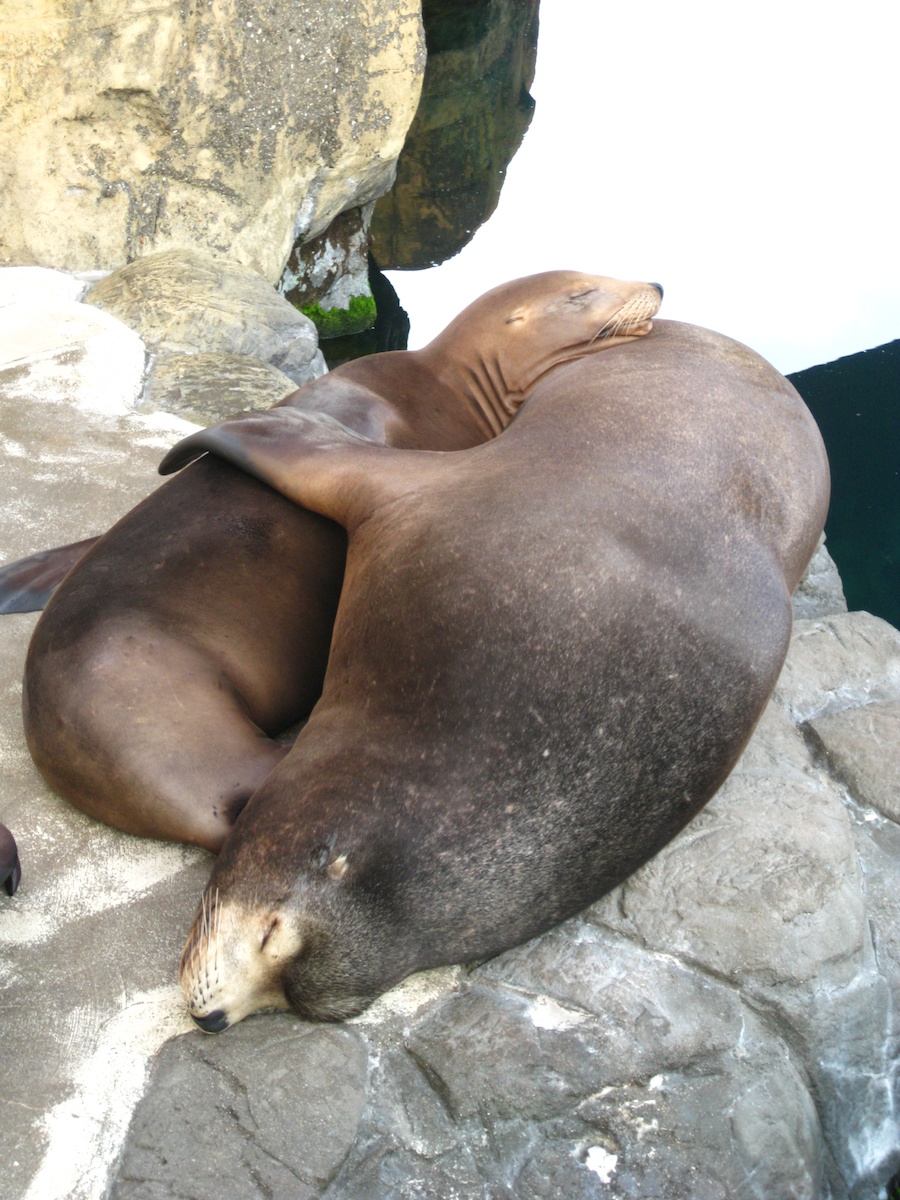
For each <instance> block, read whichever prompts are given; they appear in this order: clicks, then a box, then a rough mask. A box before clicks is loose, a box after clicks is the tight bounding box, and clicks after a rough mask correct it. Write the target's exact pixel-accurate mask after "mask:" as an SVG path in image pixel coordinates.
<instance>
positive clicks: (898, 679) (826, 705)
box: [775, 612, 900, 724]
mask: <svg viewBox="0 0 900 1200" xmlns="http://www.w3.org/2000/svg"><path fill="white" fill-rule="evenodd" d="M775 700H776V702H777V703H778V704H780V705H781V706H782V707H783V708H784V709H785V711H786V712H787V713H788V715H789V716H790V717H791V718H792V720H794V721H795V722H796V723H797V724H802V723H803V722H805V721H808V720H810V718H811V717H818V716H821V715H822V714H823V713H831V712H840V711H841V710H842V709H845V708H856V707H858V706H859V705H861V704H869V703H871V702H872V701H892V700H900V631H898V630H896V629H894V627H893V626H892V625H888V623H887V621H882V620H881V618H880V617H873V616H871V615H870V614H869V613H864V612H856V613H844V614H843V615H842V614H840V613H839V614H836V615H834V616H831V617H825V618H823V619H821V620H814V621H797V622H795V624H794V636H793V639H792V641H791V653H790V654H789V655H788V659H787V662H786V663H785V665H784V670H783V671H782V673H781V677H780V679H779V680H778V685H777V687H776V688H775Z"/></svg>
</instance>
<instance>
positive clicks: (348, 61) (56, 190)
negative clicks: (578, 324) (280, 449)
mask: <svg viewBox="0 0 900 1200" xmlns="http://www.w3.org/2000/svg"><path fill="white" fill-rule="evenodd" d="M83 7H84V6H83V3H82V0H47V3H45V4H43V5H42V7H41V9H40V13H39V14H37V15H36V14H35V11H34V8H33V5H32V4H31V3H30V2H29V0H8V3H7V4H6V6H5V9H4V24H5V32H6V35H7V38H8V47H7V50H6V53H5V61H6V62H7V63H8V65H9V71H8V79H7V93H6V97H5V99H6V107H5V111H4V115H3V118H2V124H0V164H2V167H0V263H20V264H29V265H30V264H37V265H47V266H49V265H52V266H56V267H65V268H68V269H70V270H85V269H90V268H100V269H105V270H113V269H115V268H117V267H120V266H122V265H123V264H124V263H125V262H128V261H130V260H131V259H133V258H137V257H140V256H141V255H144V254H149V253H152V252H154V251H159V250H167V249H172V248H175V247H178V248H182V247H195V248H197V249H200V250H203V251H205V252H206V253H208V254H211V255H213V256H215V257H223V258H228V259H231V260H234V261H236V262H239V263H243V264H245V265H247V266H249V267H252V268H253V269H254V270H256V271H257V272H258V273H259V274H260V275H262V276H263V277H264V278H265V279H267V280H268V281H269V282H270V283H274V282H275V281H276V280H277V279H278V277H279V276H280V274H281V271H282V268H283V267H284V264H285V262H286V260H287V256H288V253H289V252H290V249H291V246H292V245H293V244H294V242H296V241H297V240H298V239H302V238H307V237H314V236H316V235H317V234H318V233H320V232H321V231H322V230H323V229H325V228H326V226H327V225H328V224H329V223H330V222H331V220H333V218H334V217H335V216H337V214H338V213H340V212H342V211H343V210H344V209H347V208H351V207H354V206H357V205H360V204H366V203H368V202H370V201H372V200H374V199H375V198H376V197H377V196H379V195H380V194H381V193H382V192H383V191H385V190H386V189H387V188H388V187H389V186H390V184H391V181H392V178H393V173H394V164H395V162H396V159H397V156H398V155H399V153H400V149H401V147H402V145H403V140H404V137H405V135H406V131H407V129H408V127H409V124H410V121H411V120H412V117H413V113H414V112H415V109H416V104H417V102H418V98H419V91H420V88H421V79H422V73H423V69H424V47H423V43H422V32H421V24H420V19H419V4H418V3H417V0H391V2H390V3H388V2H387V0H372V2H370V3H367V4H364V5H357V4H354V5H339V4H332V3H323V2H314V0H302V2H300V3H298V2H297V0H272V2H271V3H268V4H266V5H264V6H260V5H259V4H255V3H250V0H211V2H210V3H208V4H205V5H203V6H202V8H200V9H196V8H194V7H191V6H188V7H186V8H185V7H184V6H182V5H177V4H163V5H158V6H155V7H154V6H151V7H148V6H147V5H146V4H145V3H143V2H142V0H125V2H124V3H123V0H96V2H95V3H93V4H91V6H90V19H89V20H86V19H84V17H83V13H82V9H83Z"/></svg>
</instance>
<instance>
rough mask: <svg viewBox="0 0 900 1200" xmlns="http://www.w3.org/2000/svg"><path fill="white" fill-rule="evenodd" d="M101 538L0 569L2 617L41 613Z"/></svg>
mask: <svg viewBox="0 0 900 1200" xmlns="http://www.w3.org/2000/svg"><path fill="white" fill-rule="evenodd" d="M98 540H99V539H98V538H95V537H92V538H86V539H85V540H84V541H83V542H72V543H71V545H68V546H57V547H56V548H55V549H53V550H39V551H38V552H37V554H29V556H28V557H27V558H20V559H18V561H17V562H12V563H8V564H7V565H6V566H5V567H0V613H20V612H21V613H25V612H40V611H41V609H42V608H44V607H45V605H46V603H47V601H48V600H49V599H50V597H51V596H52V595H53V593H54V592H55V591H56V589H57V587H58V586H59V584H60V583H62V581H63V579H64V578H65V577H66V575H68V573H69V571H71V569H72V567H74V566H75V564H76V563H77V562H78V560H79V559H80V558H83V557H84V555H85V554H86V553H87V551H88V550H90V548H91V546H93V544H94V543H95V542H96V541H98Z"/></svg>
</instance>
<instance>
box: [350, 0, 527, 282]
mask: <svg viewBox="0 0 900 1200" xmlns="http://www.w3.org/2000/svg"><path fill="white" fill-rule="evenodd" d="M537 10H538V4H537V0H463V2H461V0H424V3H423V5H422V15H423V18H424V21H425V36H426V38H427V41H428V66H427V69H426V72H425V82H424V85H423V88H422V100H421V103H420V105H419V108H418V111H417V112H416V119H415V121H414V122H413V124H412V127H411V129H410V131H409V137H408V138H407V141H406V145H405V146H404V148H403V153H402V154H401V156H400V161H399V163H398V164H397V182H396V183H395V184H394V187H393V188H392V189H391V191H390V193H389V194H388V195H386V196H385V197H384V198H383V199H382V200H380V201H379V202H378V204H377V205H376V206H375V214H374V216H373V218H372V226H371V240H370V245H371V249H372V254H373V255H374V257H375V260H376V261H377V263H378V265H379V266H380V267H381V268H382V270H385V271H386V270H390V269H393V270H417V269H419V268H422V267H429V266H431V265H432V264H433V263H438V262H444V260H445V259H448V258H451V257H452V256H453V255H454V254H457V253H458V252H459V251H460V250H461V249H462V248H463V246H465V245H467V244H468V242H469V241H471V239H472V237H473V236H474V234H475V232H476V230H477V229H478V227H479V226H480V225H482V224H483V223H484V222H485V221H486V220H487V219H488V217H489V216H490V215H491V213H492V212H493V211H494V209H495V208H496V207H497V202H498V201H499V199H500V189H501V188H502V186H503V181H504V179H505V177H506V168H507V166H508V165H509V162H510V159H511V158H512V157H513V155H514V154H515V152H516V151H517V150H518V148H519V145H520V143H521V141H522V138H523V137H524V136H525V132H526V130H527V129H528V126H529V124H530V123H531V115H532V112H533V110H534V101H533V100H532V98H531V96H530V94H529V90H528V89H529V88H530V87H531V83H532V80H533V78H534V66H535V57H536V53H537V23H538V21H537Z"/></svg>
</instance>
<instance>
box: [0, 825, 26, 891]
mask: <svg viewBox="0 0 900 1200" xmlns="http://www.w3.org/2000/svg"><path fill="white" fill-rule="evenodd" d="M21 878H22V868H21V867H20V866H19V853H18V850H17V849H16V839H15V838H14V837H13V835H12V834H11V833H10V832H9V830H8V829H7V828H6V826H5V825H0V886H2V887H4V888H5V889H6V891H7V893H8V894H9V895H10V896H12V895H14V894H15V891H16V888H17V887H18V886H19V880H20V879H21Z"/></svg>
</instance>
